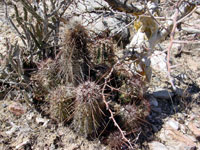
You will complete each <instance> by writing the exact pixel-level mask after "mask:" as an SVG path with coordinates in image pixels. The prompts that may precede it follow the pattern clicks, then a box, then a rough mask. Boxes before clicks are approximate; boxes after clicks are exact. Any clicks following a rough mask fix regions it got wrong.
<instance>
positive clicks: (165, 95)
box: [153, 88, 174, 99]
mask: <svg viewBox="0 0 200 150" xmlns="http://www.w3.org/2000/svg"><path fill="white" fill-rule="evenodd" d="M153 96H154V97H155V98H159V99H171V98H172V97H173V96H174V93H172V92H170V91H168V90H166V89H162V88H159V89H156V90H155V92H153Z"/></svg>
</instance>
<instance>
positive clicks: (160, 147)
mask: <svg viewBox="0 0 200 150" xmlns="http://www.w3.org/2000/svg"><path fill="white" fill-rule="evenodd" d="M149 149H150V150H168V149H167V147H166V146H165V145H164V144H162V143H160V142H157V141H153V142H151V143H149Z"/></svg>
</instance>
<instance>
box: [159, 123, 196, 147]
mask: <svg viewBox="0 0 200 150" xmlns="http://www.w3.org/2000/svg"><path fill="white" fill-rule="evenodd" d="M159 138H160V139H161V141H162V142H165V145H166V146H167V148H168V149H169V150H193V149H194V148H196V144H195V142H194V141H193V140H192V139H191V138H190V137H188V136H186V135H184V134H183V133H181V132H180V131H177V130H175V129H173V128H172V127H170V126H169V127H167V128H166V127H165V128H163V129H162V130H161V133H160V135H159Z"/></svg>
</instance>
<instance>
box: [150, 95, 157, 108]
mask: <svg viewBox="0 0 200 150" xmlns="http://www.w3.org/2000/svg"><path fill="white" fill-rule="evenodd" d="M149 101H150V105H151V106H155V107H158V101H157V99H156V98H155V97H153V96H151V97H150V99H149Z"/></svg>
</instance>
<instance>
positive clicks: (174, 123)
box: [166, 119, 179, 130]
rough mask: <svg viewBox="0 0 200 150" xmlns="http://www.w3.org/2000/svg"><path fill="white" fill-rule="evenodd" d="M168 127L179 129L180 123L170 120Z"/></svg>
mask: <svg viewBox="0 0 200 150" xmlns="http://www.w3.org/2000/svg"><path fill="white" fill-rule="evenodd" d="M166 125H168V126H170V127H172V128H173V129H175V130H178V129H179V123H178V121H175V120H174V119H170V120H168V121H167V122H166Z"/></svg>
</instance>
